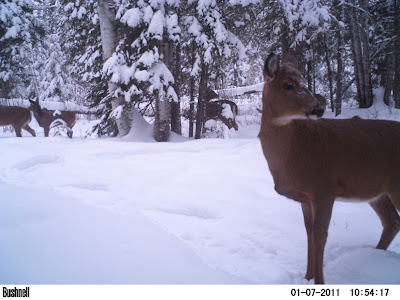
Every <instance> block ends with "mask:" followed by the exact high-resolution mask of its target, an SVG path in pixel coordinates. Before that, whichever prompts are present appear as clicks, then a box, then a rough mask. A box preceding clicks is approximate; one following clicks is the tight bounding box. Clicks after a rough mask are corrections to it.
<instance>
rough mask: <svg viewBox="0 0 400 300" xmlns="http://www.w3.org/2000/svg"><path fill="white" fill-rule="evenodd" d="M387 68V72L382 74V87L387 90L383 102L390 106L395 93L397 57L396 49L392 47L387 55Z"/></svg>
mask: <svg viewBox="0 0 400 300" xmlns="http://www.w3.org/2000/svg"><path fill="white" fill-rule="evenodd" d="M384 62H385V66H386V72H385V73H384V74H382V77H383V78H382V82H381V84H382V86H383V87H384V89H385V93H384V94H383V102H384V103H385V104H386V105H387V106H390V95H391V94H392V91H393V88H394V86H393V83H394V81H393V79H394V75H395V64H396V60H395V56H394V47H393V46H391V47H390V52H389V53H387V54H386V58H385V60H384Z"/></svg>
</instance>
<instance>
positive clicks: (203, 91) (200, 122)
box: [195, 62, 209, 139]
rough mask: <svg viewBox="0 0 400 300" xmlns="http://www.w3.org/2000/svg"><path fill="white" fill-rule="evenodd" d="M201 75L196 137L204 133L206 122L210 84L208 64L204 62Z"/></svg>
mask: <svg viewBox="0 0 400 300" xmlns="http://www.w3.org/2000/svg"><path fill="white" fill-rule="evenodd" d="M201 65H202V66H201V75H200V83H199V97H198V99H197V113H196V135H195V139H199V138H200V137H201V134H202V133H203V129H204V123H205V121H206V120H205V113H206V112H205V101H206V95H207V85H208V77H209V75H208V65H206V64H205V63H204V62H202V64H201Z"/></svg>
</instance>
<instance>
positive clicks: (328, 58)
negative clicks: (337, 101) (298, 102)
mask: <svg viewBox="0 0 400 300" xmlns="http://www.w3.org/2000/svg"><path fill="white" fill-rule="evenodd" d="M324 44H325V63H326V67H327V71H328V84H329V100H330V101H329V102H330V103H331V109H332V112H333V111H334V110H335V106H334V105H333V72H332V65H331V51H330V49H329V41H328V38H327V36H326V35H325V36H324Z"/></svg>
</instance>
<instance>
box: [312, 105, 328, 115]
mask: <svg viewBox="0 0 400 300" xmlns="http://www.w3.org/2000/svg"><path fill="white" fill-rule="evenodd" d="M324 112H325V109H323V108H322V107H321V106H318V107H316V108H314V109H313V110H312V111H311V114H312V115H315V116H317V117H318V118H320V117H322V115H323V114H324Z"/></svg>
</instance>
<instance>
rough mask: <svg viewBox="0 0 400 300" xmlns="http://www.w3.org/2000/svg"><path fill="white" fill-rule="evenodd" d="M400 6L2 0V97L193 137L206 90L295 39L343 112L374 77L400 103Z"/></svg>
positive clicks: (391, 101) (304, 62) (313, 83)
mask: <svg viewBox="0 0 400 300" xmlns="http://www.w3.org/2000/svg"><path fill="white" fill-rule="evenodd" d="M399 6H400V4H399V1H396V0H385V1H382V0H370V1H366V0H365V1H364V0H334V1H327V0H302V1H300V0H278V1H268V0H264V1H263V0H229V1H219V0H189V1H181V0H149V1H144V0H140V1H127V0H98V1H94V0H76V1H68V0H1V1H0V98H2V99H3V102H4V101H5V100H7V99H15V98H18V99H40V101H41V102H42V103H46V101H49V102H51V101H55V102H66V101H70V102H73V103H77V104H79V105H81V106H84V107H90V108H91V111H92V112H94V115H95V118H97V119H98V120H99V121H98V122H97V123H96V124H95V125H94V126H93V128H92V129H91V132H90V133H91V134H92V135H96V136H120V137H123V136H125V135H127V134H128V133H129V132H130V130H131V128H135V127H136V129H135V130H140V126H141V124H144V123H151V124H153V126H154V127H153V134H154V138H155V140H156V141H168V139H169V136H170V132H171V131H172V132H175V133H177V134H182V127H185V128H184V131H185V133H186V135H187V136H189V137H195V138H196V139H198V138H201V137H202V136H203V133H204V131H205V128H204V127H205V122H206V121H207V120H206V113H205V111H206V109H205V103H206V102H207V101H208V100H209V99H207V91H208V90H210V89H211V90H213V91H220V90H225V89H229V88H232V87H245V86H251V85H254V84H258V83H262V82H263V75H262V67H263V64H264V61H265V59H266V57H267V56H268V54H269V53H271V52H275V53H277V54H280V55H282V54H284V53H285V52H287V51H288V49H290V48H292V49H294V50H295V53H296V55H297V58H298V60H299V61H300V66H299V69H300V70H301V72H302V73H303V76H304V77H305V78H306V80H307V82H308V87H309V89H310V90H311V91H312V92H314V93H319V94H321V95H323V96H324V97H325V98H326V99H327V102H328V109H330V110H331V111H332V112H334V114H335V115H336V116H337V115H340V114H341V109H342V106H343V104H344V103H346V102H347V101H349V100H350V99H351V100H353V101H356V102H357V105H358V107H359V108H368V107H370V106H371V105H372V104H373V102H374V96H373V89H374V88H378V87H381V88H383V89H384V95H383V99H384V103H385V104H386V105H388V106H389V107H393V108H400V85H399V84H395V83H396V82H400V8H399ZM259 95H260V94H258V96H259ZM218 96H219V97H220V98H221V97H222V95H218ZM222 98H223V97H222ZM231 100H232V101H235V99H231ZM259 105H260V103H259ZM142 116H143V117H144V118H145V119H143V118H142ZM182 120H186V121H185V122H184V123H182ZM186 127H187V128H186Z"/></svg>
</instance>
